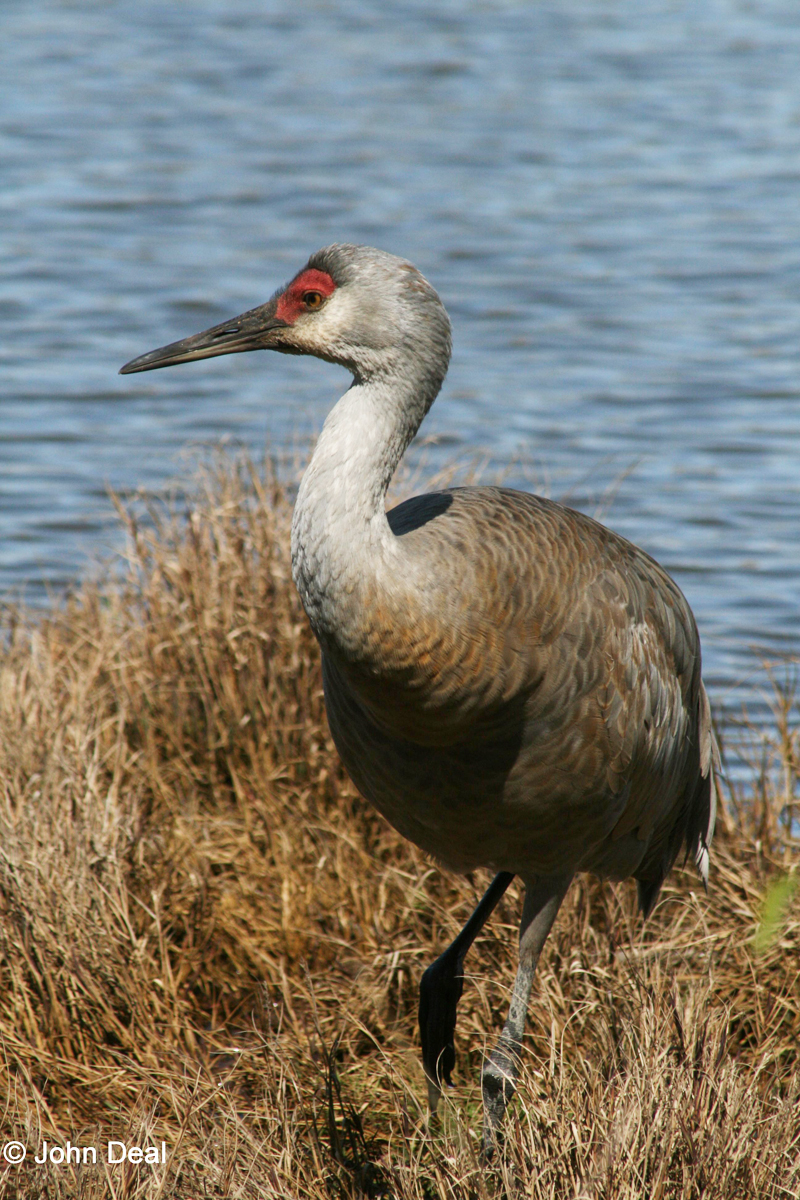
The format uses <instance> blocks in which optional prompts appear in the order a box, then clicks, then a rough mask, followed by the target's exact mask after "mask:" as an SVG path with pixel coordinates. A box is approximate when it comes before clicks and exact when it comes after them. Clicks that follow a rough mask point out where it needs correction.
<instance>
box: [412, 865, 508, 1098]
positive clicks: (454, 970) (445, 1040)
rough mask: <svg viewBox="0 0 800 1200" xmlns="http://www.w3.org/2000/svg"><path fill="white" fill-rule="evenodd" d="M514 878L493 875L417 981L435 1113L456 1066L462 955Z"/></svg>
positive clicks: (431, 1096)
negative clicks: (453, 936)
mask: <svg viewBox="0 0 800 1200" xmlns="http://www.w3.org/2000/svg"><path fill="white" fill-rule="evenodd" d="M513 878H514V876H513V874H512V872H511V871H501V872H500V874H499V875H495V877H494V879H493V880H492V882H491V883H490V884H489V887H488V888H487V889H486V892H485V893H484V895H483V898H482V900H481V901H480V903H479V904H478V906H477V908H476V909H475V911H474V912H473V914H472V916H471V917H470V919H469V920H468V921H467V923H466V925H465V926H464V928H463V929H462V930H461V933H460V934H459V935H458V937H457V938H456V939H455V941H454V942H451V944H450V945H449V946H448V947H447V949H446V950H445V951H444V953H443V954H440V955H439V957H438V958H437V959H436V961H435V962H433V963H431V965H430V966H429V967H428V969H427V971H426V972H425V974H424V975H423V976H422V979H421V980H420V984H419V1032H420V1038H421V1041H422V1062H423V1065H424V1067H425V1074H426V1076H427V1078H428V1103H429V1104H430V1108H431V1112H436V1106H437V1104H438V1103H439V1097H440V1096H441V1094H442V1080H444V1081H445V1082H446V1083H448V1084H449V1083H450V1073H451V1072H452V1070H453V1067H454V1066H455V1061H456V1051H455V1045H454V1037H455V1031H456V1005H457V1004H458V1002H459V1000H460V999H461V992H462V990H463V988H464V974H463V969H464V958H465V956H466V953H467V951H468V950H469V948H470V946H471V945H472V943H473V942H474V941H475V938H476V937H477V936H478V934H479V933H480V931H481V930H482V929H483V927H484V925H485V924H486V922H487V921H488V919H489V917H490V916H491V915H492V913H493V912H494V910H495V908H496V907H497V902H498V901H499V899H500V897H501V896H502V895H503V893H504V892H505V890H506V888H507V887H508V885H509V884H510V883H511V880H512V879H513Z"/></svg>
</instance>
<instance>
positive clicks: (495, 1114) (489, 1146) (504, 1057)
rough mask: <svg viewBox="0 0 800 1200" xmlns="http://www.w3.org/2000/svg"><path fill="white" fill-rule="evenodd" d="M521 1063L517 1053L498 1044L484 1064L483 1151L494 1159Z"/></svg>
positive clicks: (482, 1085)
mask: <svg viewBox="0 0 800 1200" xmlns="http://www.w3.org/2000/svg"><path fill="white" fill-rule="evenodd" d="M518 1074H519V1063H518V1060H517V1056H516V1055H515V1054H514V1052H513V1051H509V1050H508V1049H507V1047H505V1046H503V1044H502V1042H501V1043H500V1045H498V1046H495V1048H494V1050H493V1051H492V1053H491V1054H490V1055H489V1057H488V1058H487V1060H486V1062H485V1063H484V1064H483V1072H482V1075H481V1090H482V1092H483V1142H482V1145H481V1152H482V1154H483V1157H484V1158H485V1159H487V1160H488V1159H491V1158H492V1157H493V1156H494V1153H495V1151H496V1149H497V1147H498V1144H499V1141H500V1136H501V1130H502V1125H503V1117H504V1115H505V1111H506V1108H507V1107H508V1104H509V1102H510V1101H511V1100H512V1099H513V1097H514V1093H515V1092H516V1090H517V1075H518Z"/></svg>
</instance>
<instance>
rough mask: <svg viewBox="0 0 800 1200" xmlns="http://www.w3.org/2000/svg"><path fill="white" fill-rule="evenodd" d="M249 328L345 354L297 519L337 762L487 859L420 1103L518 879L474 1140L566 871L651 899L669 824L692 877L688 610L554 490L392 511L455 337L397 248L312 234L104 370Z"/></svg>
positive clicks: (696, 739)
mask: <svg viewBox="0 0 800 1200" xmlns="http://www.w3.org/2000/svg"><path fill="white" fill-rule="evenodd" d="M262 349H263V350H280V351H283V352H284V353H289V354H313V355H316V356H317V357H319V358H323V359H326V360H328V361H329V362H334V363H339V364H341V365H342V366H344V367H346V368H347V369H348V370H349V371H351V372H352V375H353V384H352V386H351V387H350V388H349V390H348V391H347V392H346V393H345V395H344V396H343V397H342V398H341V399H340V400H339V402H338V403H337V404H336V406H335V407H334V408H333V410H332V412H331V413H330V414H329V416H328V418H327V420H326V421H325V424H324V426H323V429H322V432H321V434H320V437H319V440H318V442H317V446H316V449H315V450H314V454H313V456H312V458H311V461H310V463H309V466H308V468H307V470H306V472H305V475H304V476H303V480H302V483H301V485H300V489H299V494H298V497H297V503H296V505H295V509H294V517H293V522H292V564H293V574H294V580H295V583H296V585H297V588H298V591H299V593H300V596H301V599H302V602H303V605H304V607H305V610H306V613H307V614H308V618H309V621H310V622H311V626H312V628H313V630H314V633H315V634H316V636H317V639H318V641H319V644H320V647H321V649H322V662H323V673H324V685H325V700H326V705H327V710H328V718H329V722H330V728H331V732H332V734H333V738H334V741H335V743H336V746H337V747H338V750H339V753H340V755H341V757H342V760H343V761H344V764H345V766H346V767H347V770H348V771H349V773H350V775H351V776H352V778H353V780H354V782H355V784H356V786H357V787H358V789H359V791H361V792H362V793H363V795H364V796H366V797H367V798H368V799H369V800H371V801H372V803H373V804H375V805H376V806H377V808H378V809H379V810H380V811H381V812H382V813H383V814H384V816H385V817H386V818H387V819H388V820H389V821H390V822H391V823H392V825H394V827H395V828H396V829H398V830H399V831H400V833H402V834H403V835H404V836H405V837H407V838H410V839H411V841H413V842H416V844H417V845H418V846H421V847H422V848H423V850H426V851H428V852H429V853H430V854H432V855H434V856H435V858H437V859H438V860H439V861H440V862H442V863H443V864H445V865H447V866H449V867H450V868H452V869H454V870H455V871H461V872H466V871H471V870H472V869H473V868H476V867H491V868H493V869H494V870H495V871H497V872H499V873H498V874H497V875H496V877H495V879H494V880H493V882H492V884H491V885H490V887H489V889H488V890H487V892H486V894H485V895H484V897H483V899H482V900H481V901H480V903H479V904H478V907H477V908H476V910H475V912H474V913H473V915H472V917H471V918H470V920H469V921H468V922H467V925H466V926H465V928H464V930H463V931H462V932H461V934H459V936H458V937H457V938H456V940H455V941H454V942H453V944H452V945H451V946H450V947H449V948H448V949H447V950H445V952H444V953H443V954H442V955H441V956H440V957H439V958H438V959H437V960H436V962H435V963H433V965H432V966H430V967H429V968H428V970H427V971H426V972H425V974H424V976H423V978H422V982H421V985H420V1008H419V1017H420V1032H421V1039H422V1052H423V1062H424V1066H425V1071H426V1075H427V1079H428V1087H429V1098H430V1103H431V1106H432V1107H433V1108H435V1106H436V1102H437V1100H438V1098H439V1094H440V1088H441V1084H442V1082H443V1081H447V1082H448V1083H449V1082H450V1073H451V1070H452V1067H453V1065H454V1061H455V1053H454V1046H453V1042H454V1033H455V1025H456V1005H457V1003H458V1000H459V997H460V995H461V989H462V984H463V963H464V956H465V954H466V952H467V950H468V949H469V947H470V945H471V944H472V942H473V941H474V939H475V937H476V936H477V934H478V932H479V931H480V929H481V928H482V927H483V925H484V923H485V922H486V920H487V918H488V916H489V915H490V913H491V912H492V910H493V909H494V907H495V905H496V904H497V902H498V900H499V899H500V897H501V896H502V894H503V892H504V891H505V889H506V888H507V887H508V885H509V883H510V881H511V879H512V878H513V877H514V875H519V876H520V877H521V878H522V880H523V881H524V883H525V888H526V891H525V899H524V904H523V909H522V919H521V925H520V959H519V970H518V972H517V976H516V980H515V983H514V990H513V994H512V1000H511V1006H510V1011H509V1014H508V1019H507V1021H506V1023H505V1026H504V1028H503V1031H502V1034H501V1036H500V1039H499V1041H498V1043H497V1046H496V1048H495V1049H494V1050H493V1051H492V1053H491V1054H490V1056H489V1057H488V1059H487V1061H486V1062H485V1064H484V1067H483V1072H482V1086H483V1098H484V1140H485V1145H486V1147H487V1150H488V1151H489V1152H491V1149H492V1147H493V1145H494V1143H495V1138H496V1134H497V1130H498V1127H499V1125H500V1122H501V1120H502V1117H503V1113H504V1111H505V1108H506V1105H507V1104H508V1101H509V1099H510V1097H511V1096H512V1095H513V1093H514V1090H515V1082H516V1078H517V1074H518V1070H519V1052H520V1048H521V1039H522V1033H523V1027H524V1022H525V1015H526V1009H527V1005H528V999H529V996H530V991H531V985H532V980H533V973H534V969H535V967H536V962H537V959H538V957H539V954H540V952H541V949H542V946H543V945H544V942H545V939H546V938H547V935H548V933H549V931H550V928H551V926H552V924H553V921H554V920H555V917H556V914H557V912H558V909H559V906H560V904H561V901H562V899H563V897H564V894H565V893H566V891H567V888H568V887H569V884H570V882H571V880H572V878H573V877H574V876H575V874H576V872H579V871H592V872H594V873H595V874H597V875H599V876H601V877H605V878H611V879H626V878H629V877H633V878H634V879H636V880H637V881H638V887H639V900H640V905H641V909H642V911H643V913H644V914H645V915H647V913H648V912H649V911H650V909H651V908H652V906H653V904H654V902H655V899H656V896H657V895H658V891H659V888H660V887H661V884H662V882H663V880H664V877H665V876H666V874H667V873H668V871H669V870H670V868H671V867H672V865H673V863H674V861H675V859H676V857H677V855H678V853H679V851H680V849H681V846H683V845H685V847H686V851H687V854H688V853H692V854H693V855H694V857H695V860H696V862H697V865H698V867H699V869H700V872H701V874H702V877H703V880H704V882H705V881H706V880H707V875H708V847H709V843H710V841H711V836H712V833H713V827H714V811H715V803H714V789H713V786H712V784H713V770H712V757H713V746H714V742H713V734H712V730H711V722H710V717H709V707H708V700H707V697H706V693H705V689H704V687H703V684H702V681H701V678H700V644H699V638H698V633H697V627H696V625H695V622H694V618H693V616H692V613H691V610H690V608H689V606H688V604H687V602H686V600H685V599H684V597H683V595H682V593H681V592H680V590H679V589H678V587H677V586H676V584H675V583H674V582H673V581H672V579H670V577H669V576H668V575H667V574H666V573H665V572H664V571H663V570H662V568H661V567H660V566H659V565H658V564H657V563H656V562H654V561H653V559H652V558H650V557H649V556H648V555H647V554H645V553H644V552H643V551H642V550H639V549H638V548H637V547H636V546H634V545H632V544H631V543H630V542H628V541H626V540H625V539H624V538H622V537H619V536H618V535H617V534H615V533H612V532H611V531H610V530H608V529H606V528H604V527H603V526H602V525H599V524H598V523H597V522H596V521H593V520H591V519H590V518H589V517H586V516H584V515H583V514H581V513H579V512H574V511H572V510H571V509H569V508H565V507H563V506H562V505H560V504H556V503H554V502H552V501H550V500H544V499H541V498H540V497H538V496H533V495H529V494H526V493H522V492H518V491H512V490H509V489H505V488H499V487H466V488H452V489H447V490H444V491H439V492H432V493H429V494H427V495H423V496H416V497H414V498H413V499H411V500H406V501H405V502H404V503H402V504H400V505H398V506H397V507H396V508H393V509H392V510H391V511H389V512H388V513H387V512H386V510H385V496H386V491H387V488H388V486H389V482H390V480H391V478H392V476H393V474H394V472H395V469H396V467H397V465H398V463H399V462H400V459H401V457H402V455H403V453H404V451H405V449H406V447H407V446H408V444H409V443H410V441H411V439H412V438H413V437H414V435H415V434H416V432H417V430H418V429H419V426H420V424H421V422H422V420H423V418H424V416H425V414H426V413H427V411H428V409H429V408H430V406H431V404H432V403H433V401H434V399H435V398H436V395H437V393H438V392H439V389H440V387H441V384H442V380H443V379H444V376H445V373H446V371H447V367H448V363H449V359H450V321H449V319H448V316H447V313H446V311H445V309H444V306H443V304H442V302H441V300H440V299H439V297H438V295H437V294H436V292H435V291H434V289H433V288H432V287H431V285H430V284H429V283H428V282H427V280H426V279H424V278H423V276H422V275H421V274H420V273H419V272H418V271H417V270H416V269H415V268H414V267H413V266H412V265H411V264H410V263H408V262H404V261H403V260H402V259H399V258H396V257H394V256H393V255H391V254H387V253H384V252H382V251H380V250H375V249H372V248H370V247H368V246H351V245H333V246H328V247H327V248H326V249H323V250H320V251H319V252H318V253H316V254H314V255H312V257H311V258H310V259H309V261H308V263H307V264H306V266H304V267H303V269H302V270H301V271H300V272H299V273H298V274H297V275H296V276H295V277H294V279H292V281H291V282H290V283H289V284H288V285H287V286H286V287H285V288H282V289H281V290H279V291H278V292H276V293H275V295H274V296H273V297H272V299H271V300H269V301H268V302H267V303H266V304H263V305H261V306H260V307H258V308H254V309H251V310H250V311H248V312H246V313H243V314H242V315H241V316H239V317H235V318H234V319H233V320H231V321H225V322H223V323H222V324H221V325H216V326H214V328H212V329H209V330H206V331H205V332H203V333H199V334H196V335H195V336H193V337H189V338H186V339H185V340H183V341H180V342H174V343H172V344H171V345H169V346H164V347H163V348H161V349H159V350H154V351H152V352H151V353H149V354H145V355H142V356H141V357H140V358H136V359H134V360H133V361H132V362H130V363H128V364H127V365H126V366H125V367H123V368H122V373H128V372H134V371H149V370H153V369H155V368H157V367H166V366H171V365H172V364H175V363H183V362H190V361H192V360H194V359H199V358H211V357H213V356H215V355H219V354H234V353H237V352H239V351H244V350H262Z"/></svg>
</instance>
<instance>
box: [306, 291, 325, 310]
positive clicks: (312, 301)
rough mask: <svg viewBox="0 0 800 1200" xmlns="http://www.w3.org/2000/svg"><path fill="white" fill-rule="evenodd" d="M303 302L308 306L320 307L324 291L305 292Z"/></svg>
mask: <svg viewBox="0 0 800 1200" xmlns="http://www.w3.org/2000/svg"><path fill="white" fill-rule="evenodd" d="M303 304H305V306H306V308H319V307H320V306H321V305H322V292H303Z"/></svg>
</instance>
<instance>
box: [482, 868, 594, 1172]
mask: <svg viewBox="0 0 800 1200" xmlns="http://www.w3.org/2000/svg"><path fill="white" fill-rule="evenodd" d="M571 881H572V876H571V875H558V876H553V875H549V876H545V875H541V876H539V877H538V878H536V879H532V880H530V881H529V882H528V883H527V884H526V890H525V903H524V904H523V906H522V920H521V921H520V928H519V968H518V969H517V977H516V979H515V980H514V991H513V993H512V995H511V1006H510V1008H509V1010H508V1017H507V1019H506V1023H505V1025H504V1026H503V1032H502V1033H501V1034H500V1039H499V1041H498V1043H497V1045H496V1046H495V1048H494V1050H493V1051H492V1052H491V1054H490V1055H489V1057H488V1058H487V1060H486V1062H485V1063H484V1065H483V1077H482V1083H483V1150H484V1154H485V1155H486V1156H487V1157H491V1155H492V1154H493V1153H494V1148H495V1145H496V1142H497V1133H498V1130H499V1128H500V1125H501V1123H502V1120H503V1114H504V1113H505V1111H506V1106H507V1104H508V1102H509V1100H510V1099H511V1097H512V1096H513V1095H514V1092H515V1091H516V1082H517V1076H518V1075H519V1052H520V1048H521V1046H522V1033H523V1030H524V1028H525V1018H526V1016H527V1014H528V1000H529V999H530V994H531V986H532V984H533V975H534V971H535V970H536V963H537V962H538V960H539V955H540V954H541V952H542V946H543V945H544V944H545V942H546V940H547V935H548V933H549V932H550V930H551V928H552V926H553V922H554V921H555V919H556V914H557V912H558V910H559V908H560V907H561V901H562V900H563V899H564V895H565V894H566V891H567V888H568V887H569V885H570V883H571Z"/></svg>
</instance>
